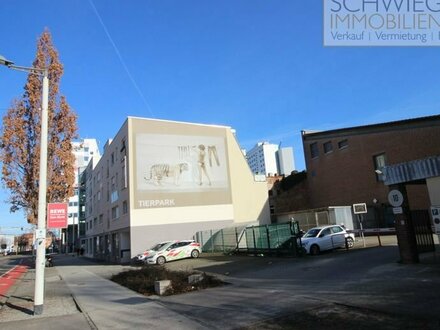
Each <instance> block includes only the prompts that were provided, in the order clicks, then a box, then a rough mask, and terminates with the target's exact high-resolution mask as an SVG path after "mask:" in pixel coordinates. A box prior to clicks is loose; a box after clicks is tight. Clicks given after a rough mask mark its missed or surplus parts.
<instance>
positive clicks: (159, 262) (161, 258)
mask: <svg viewBox="0 0 440 330" xmlns="http://www.w3.org/2000/svg"><path fill="white" fill-rule="evenodd" d="M166 262H167V261H166V259H165V258H164V257H158V258H157V259H156V263H157V264H158V265H163V264H164V263H166Z"/></svg>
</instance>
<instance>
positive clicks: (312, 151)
mask: <svg viewBox="0 0 440 330" xmlns="http://www.w3.org/2000/svg"><path fill="white" fill-rule="evenodd" d="M310 156H311V157H312V158H316V157H318V156H319V149H318V143H317V142H314V143H312V144H311V145H310Z"/></svg>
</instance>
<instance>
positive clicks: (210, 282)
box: [111, 266, 224, 296]
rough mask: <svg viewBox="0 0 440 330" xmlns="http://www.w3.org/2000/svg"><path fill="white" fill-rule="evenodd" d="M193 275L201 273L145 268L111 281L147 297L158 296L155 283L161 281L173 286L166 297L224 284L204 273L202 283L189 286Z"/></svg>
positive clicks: (126, 273) (116, 276) (119, 275)
mask: <svg viewBox="0 0 440 330" xmlns="http://www.w3.org/2000/svg"><path fill="white" fill-rule="evenodd" d="M193 274H200V272H196V271H192V272H190V271H170V270H168V269H166V268H165V267H164V266H145V267H142V268H140V269H136V270H128V271H125V272H122V273H119V274H117V275H113V276H112V277H111V280H112V281H113V282H116V283H118V284H120V285H122V286H125V287H127V288H129V289H130V290H133V291H136V292H139V293H141V294H143V295H146V296H149V295H154V294H156V293H155V291H154V282H155V281H161V280H170V281H171V286H170V287H169V288H168V290H167V291H166V292H165V295H173V294H180V293H185V292H190V291H194V290H200V289H206V288H211V287H216V286H220V285H223V284H224V283H223V282H222V281H221V280H219V279H217V278H216V277H214V276H212V275H208V274H206V273H203V280H201V281H200V282H197V283H192V284H189V283H188V277H189V276H190V275H193Z"/></svg>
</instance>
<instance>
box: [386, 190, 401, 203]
mask: <svg viewBox="0 0 440 330" xmlns="http://www.w3.org/2000/svg"><path fill="white" fill-rule="evenodd" d="M388 202H390V204H391V206H394V207H399V206H402V204H403V195H402V193H401V192H400V191H399V190H396V189H394V190H391V191H390V192H389V193H388Z"/></svg>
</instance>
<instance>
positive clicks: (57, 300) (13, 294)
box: [0, 255, 203, 330]
mask: <svg viewBox="0 0 440 330" xmlns="http://www.w3.org/2000/svg"><path fill="white" fill-rule="evenodd" d="M54 263H55V267H53V268H46V271H45V279H46V282H45V285H46V287H45V299H44V310H43V314H42V315H35V316H34V315H33V294H34V285H35V282H34V279H35V271H34V269H30V270H29V271H28V272H27V274H26V275H25V276H24V277H23V278H22V279H21V280H20V281H19V282H18V283H17V284H16V285H15V287H14V288H13V289H11V291H10V292H9V293H8V299H7V301H6V303H5V305H4V306H3V307H2V308H1V309H0V328H1V329H2V330H7V329H11V330H12V329H13V330H16V329H17V328H19V329H36V328H37V327H39V326H42V327H44V328H45V329H110V328H114V329H126V328H144V329H150V328H151V329H158V328H160V329H171V328H175V327H176V325H177V326H178V328H179V329H203V327H200V325H199V324H197V323H195V322H193V321H191V320H189V319H187V318H185V317H184V316H181V315H179V314H177V313H174V312H172V311H170V310H167V309H166V308H165V307H163V306H162V305H160V304H159V303H158V302H156V301H155V300H154V299H149V298H147V297H145V296H142V295H140V294H137V293H136V292H133V291H131V290H129V289H126V288H124V287H121V286H119V285H118V284H116V283H114V282H112V281H109V280H108V279H107V278H108V277H110V276H111V274H112V273H114V274H116V273H118V272H120V271H122V270H123V269H124V268H129V267H123V266H120V265H108V266H109V267H107V268H110V269H111V271H109V270H108V269H106V270H104V271H103V270H102V268H103V266H104V265H101V264H96V263H94V262H92V261H89V260H88V259H86V258H81V257H73V256H72V255H57V256H56V257H55V258H54ZM78 266H81V267H78ZM98 274H99V275H98Z"/></svg>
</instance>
